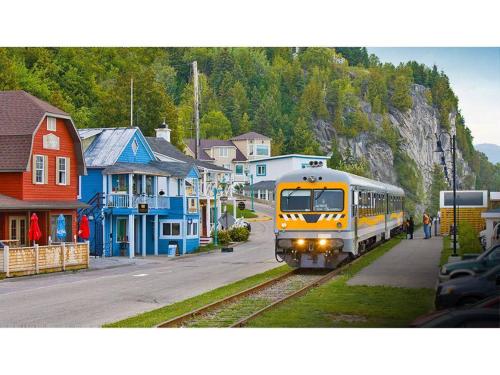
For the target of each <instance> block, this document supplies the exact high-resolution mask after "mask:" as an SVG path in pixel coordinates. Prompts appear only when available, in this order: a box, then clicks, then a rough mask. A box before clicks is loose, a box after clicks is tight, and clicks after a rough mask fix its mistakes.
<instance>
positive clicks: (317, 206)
mask: <svg viewBox="0 0 500 375" xmlns="http://www.w3.org/2000/svg"><path fill="white" fill-rule="evenodd" d="M343 209H344V192H343V191H342V190H327V189H324V190H314V202H313V211H315V212H318V211H319V212H326V211H328V212H330V211H342V210H343Z"/></svg>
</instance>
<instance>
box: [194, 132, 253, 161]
mask: <svg viewBox="0 0 500 375" xmlns="http://www.w3.org/2000/svg"><path fill="white" fill-rule="evenodd" d="M255 134H257V133H255ZM186 145H187V147H188V148H189V149H190V150H191V151H192V152H193V153H194V150H195V140H194V139H192V138H189V139H186ZM212 147H234V148H235V149H236V157H235V158H234V159H233V161H247V160H248V159H247V158H246V157H245V155H244V154H243V153H242V152H241V151H240V149H239V148H238V147H236V145H235V144H234V143H233V142H232V141H225V140H222V139H200V155H199V159H200V160H215V159H214V158H212V157H210V156H209V155H208V154H207V153H206V152H205V150H207V149H210V148H212Z"/></svg>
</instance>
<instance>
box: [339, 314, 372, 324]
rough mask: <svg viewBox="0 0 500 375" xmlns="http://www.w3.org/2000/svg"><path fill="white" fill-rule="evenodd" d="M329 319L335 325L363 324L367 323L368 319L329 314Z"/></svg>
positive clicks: (349, 315)
mask: <svg viewBox="0 0 500 375" xmlns="http://www.w3.org/2000/svg"><path fill="white" fill-rule="evenodd" d="M330 319H331V320H332V321H334V322H336V323H340V322H345V323H363V322H366V321H368V319H367V318H366V317H365V316H363V315H353V314H330Z"/></svg>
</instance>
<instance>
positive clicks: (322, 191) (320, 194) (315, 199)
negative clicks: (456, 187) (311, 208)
mask: <svg viewBox="0 0 500 375" xmlns="http://www.w3.org/2000/svg"><path fill="white" fill-rule="evenodd" d="M325 190H326V189H323V190H321V192H320V193H319V195H318V196H317V197H316V198H314V201H315V202H316V201H317V200H318V199H319V198H320V197H321V196H322V195H323V193H324V192H325Z"/></svg>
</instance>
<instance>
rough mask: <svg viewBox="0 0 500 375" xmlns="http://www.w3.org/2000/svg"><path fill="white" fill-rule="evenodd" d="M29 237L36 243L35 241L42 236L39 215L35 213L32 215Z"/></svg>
mask: <svg viewBox="0 0 500 375" xmlns="http://www.w3.org/2000/svg"><path fill="white" fill-rule="evenodd" d="M28 237H29V240H30V242H31V241H33V245H34V244H35V241H38V240H39V239H40V237H42V231H41V230H40V226H39V225H38V216H37V215H36V214H35V213H33V215H31V219H30V229H29V231H28Z"/></svg>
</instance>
